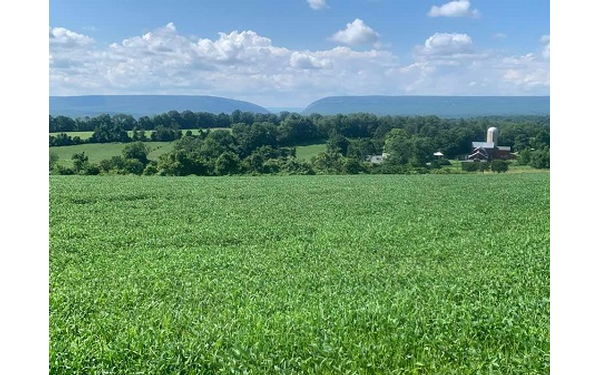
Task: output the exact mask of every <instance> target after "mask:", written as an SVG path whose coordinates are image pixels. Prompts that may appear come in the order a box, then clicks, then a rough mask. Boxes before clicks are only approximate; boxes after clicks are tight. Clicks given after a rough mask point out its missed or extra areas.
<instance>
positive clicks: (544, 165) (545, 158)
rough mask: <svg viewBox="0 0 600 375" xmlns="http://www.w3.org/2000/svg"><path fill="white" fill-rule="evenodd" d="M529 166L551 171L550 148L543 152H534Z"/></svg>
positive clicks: (544, 149)
mask: <svg viewBox="0 0 600 375" xmlns="http://www.w3.org/2000/svg"><path fill="white" fill-rule="evenodd" d="M529 165H530V166H532V167H533V168H537V169H549V168H550V147H545V148H543V149H541V150H535V151H532V152H531V159H530V161H529Z"/></svg>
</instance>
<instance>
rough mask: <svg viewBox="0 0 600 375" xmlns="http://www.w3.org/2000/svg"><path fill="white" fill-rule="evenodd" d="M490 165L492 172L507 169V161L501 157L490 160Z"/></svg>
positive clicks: (500, 171)
mask: <svg viewBox="0 0 600 375" xmlns="http://www.w3.org/2000/svg"><path fill="white" fill-rule="evenodd" d="M490 167H491V169H492V172H496V173H504V172H507V171H508V161H506V160H501V159H496V160H492V163H491V166H490Z"/></svg>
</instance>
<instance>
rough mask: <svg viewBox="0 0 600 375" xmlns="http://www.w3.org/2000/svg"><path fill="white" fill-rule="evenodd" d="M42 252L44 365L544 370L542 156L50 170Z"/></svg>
mask: <svg viewBox="0 0 600 375" xmlns="http://www.w3.org/2000/svg"><path fill="white" fill-rule="evenodd" d="M490 191H494V192H495V199H494V200H493V201H491V200H490V193H489V192H490ZM48 266H49V274H48V276H49V285H48V288H49V298H48V303H49V322H48V323H49V324H48V334H49V358H48V359H49V373H51V374H63V373H64V374H67V373H69V374H101V373H112V374H124V375H128V374H142V373H143V374H203V373H204V374H220V373H239V374H243V373H249V374H276V373H282V374H344V373H348V374H369V373H374V374H394V373H405V374H442V375H443V374H477V373H486V374H487V373H490V374H548V373H549V372H550V369H549V366H550V175H549V174H548V173H524V174H487V175H481V174H471V175H461V176H452V175H429V176H398V175H394V176H390V175H385V176H384V175H379V176H372V175H362V176H290V177H285V178H274V177H268V176H267V177H261V178H251V177H247V178H246V177H239V178H234V179H232V178H221V177H211V178H199V177H181V178H169V177H162V178H158V177H152V176H149V177H142V178H139V177H129V176H105V177H102V178H86V177H82V176H50V193H49V264H48Z"/></svg>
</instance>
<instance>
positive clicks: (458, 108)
mask: <svg viewBox="0 0 600 375" xmlns="http://www.w3.org/2000/svg"><path fill="white" fill-rule="evenodd" d="M357 112H366V113H373V114H375V115H401V116H426V115H436V116H439V117H476V116H491V115H549V114H550V97H549V96H331V97H326V98H323V99H320V100H317V101H316V102H313V103H311V104H310V105H309V106H308V107H306V109H304V111H303V112H302V113H303V114H305V115H308V114H311V113H319V114H322V115H334V114H338V113H341V114H349V113H357Z"/></svg>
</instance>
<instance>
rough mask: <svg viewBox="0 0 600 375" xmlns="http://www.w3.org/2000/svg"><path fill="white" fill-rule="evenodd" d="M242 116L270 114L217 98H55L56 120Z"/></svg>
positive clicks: (52, 107)
mask: <svg viewBox="0 0 600 375" xmlns="http://www.w3.org/2000/svg"><path fill="white" fill-rule="evenodd" d="M237 109H239V110H240V111H242V112H254V113H269V111H268V110H267V109H265V108H263V107H261V106H259V105H256V104H252V103H249V102H244V101H240V100H234V99H227V98H221V97H217V96H205V95H198V96H188V95H89V96H51V97H50V115H52V116H58V115H63V116H70V117H83V116H97V115H99V114H103V113H107V114H117V113H125V114H128V115H132V116H135V117H139V116H151V115H157V114H161V113H165V112H168V111H171V110H175V111H179V112H182V111H185V110H190V111H192V112H210V113H216V114H219V113H228V114H229V113H231V112H233V111H235V110H237Z"/></svg>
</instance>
